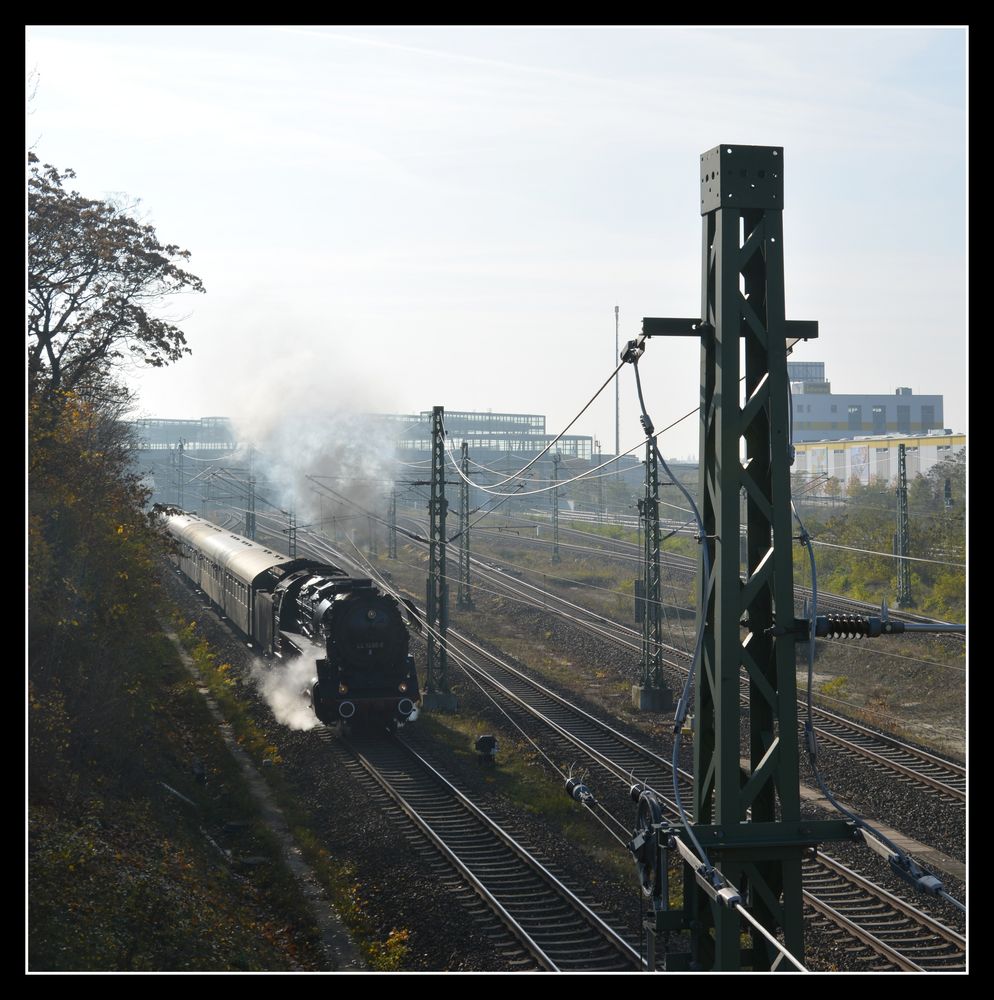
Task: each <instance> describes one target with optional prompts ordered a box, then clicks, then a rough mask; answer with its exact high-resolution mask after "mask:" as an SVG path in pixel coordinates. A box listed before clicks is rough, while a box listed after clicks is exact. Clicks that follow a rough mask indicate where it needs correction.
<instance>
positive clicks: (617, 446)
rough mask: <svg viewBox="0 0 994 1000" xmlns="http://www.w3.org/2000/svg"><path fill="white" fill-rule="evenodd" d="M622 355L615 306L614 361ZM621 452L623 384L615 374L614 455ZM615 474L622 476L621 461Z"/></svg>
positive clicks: (615, 469)
mask: <svg viewBox="0 0 994 1000" xmlns="http://www.w3.org/2000/svg"><path fill="white" fill-rule="evenodd" d="M620 356H621V347H620V345H619V343H618V307H617V306H615V307H614V363H615V364H617V363H618V359H619V358H620ZM620 454H621V385H620V383H619V382H618V376H617V375H615V376H614V457H615V459H617V457H618V456H619V455H620ZM614 476H615V478H616V479H618V478H620V477H621V463H620V462H617V461H616V462H615V466H614Z"/></svg>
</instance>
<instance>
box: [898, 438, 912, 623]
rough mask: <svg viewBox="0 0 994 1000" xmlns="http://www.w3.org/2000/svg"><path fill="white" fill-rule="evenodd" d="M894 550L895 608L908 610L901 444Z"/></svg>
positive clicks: (905, 483) (904, 467) (905, 489)
mask: <svg viewBox="0 0 994 1000" xmlns="http://www.w3.org/2000/svg"><path fill="white" fill-rule="evenodd" d="M894 540H895V543H896V544H895V546H894V550H895V552H896V553H897V555H898V556H899V557H900V558H899V559H898V560H897V606H898V607H899V608H910V607H911V605H912V603H913V602H912V598H911V564H910V563H909V562H908V556H909V555H910V554H911V552H910V548H911V524H910V521H909V517H908V464H907V455H906V453H905V448H904V445H903V444H899V445H898V446H897V534H896V536H895V539H894Z"/></svg>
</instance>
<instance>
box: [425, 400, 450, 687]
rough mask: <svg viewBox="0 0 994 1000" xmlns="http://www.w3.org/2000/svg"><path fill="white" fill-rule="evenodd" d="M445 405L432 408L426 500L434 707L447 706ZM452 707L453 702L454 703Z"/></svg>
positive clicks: (428, 684)
mask: <svg viewBox="0 0 994 1000" xmlns="http://www.w3.org/2000/svg"><path fill="white" fill-rule="evenodd" d="M444 414H445V409H444V407H441V406H436V407H434V408H433V410H432V445H431V499H430V500H429V502H428V512H429V517H430V528H429V545H428V581H427V591H428V594H427V596H428V601H427V604H428V612H427V619H428V626H429V629H430V631H429V634H428V636H427V645H428V673H427V678H426V680H425V694H426V695H433V696H436V697H435V698H433V699H429V702H432V703H435V704H436V706H437V707H449V704H448V702H449V700H450V699H451V695H450V694H449V677H448V643H447V632H448V627H449V587H448V583H447V581H446V578H445V541H446V539H445V513H446V510H447V509H448V502H447V501H446V499H445V434H444V429H443V426H442V420H443V417H444ZM453 707H454V706H453Z"/></svg>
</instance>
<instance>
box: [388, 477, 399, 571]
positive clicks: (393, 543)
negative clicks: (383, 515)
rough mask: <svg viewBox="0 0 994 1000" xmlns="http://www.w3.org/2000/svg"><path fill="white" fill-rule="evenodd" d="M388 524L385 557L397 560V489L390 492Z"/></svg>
mask: <svg viewBox="0 0 994 1000" xmlns="http://www.w3.org/2000/svg"><path fill="white" fill-rule="evenodd" d="M387 519H388V520H389V522H390V530H389V531H388V532H387V555H388V556H389V557H390V558H391V559H396V558H397V488H396V487H394V488H393V489H392V490H391V491H390V510H389V512H388V514H387Z"/></svg>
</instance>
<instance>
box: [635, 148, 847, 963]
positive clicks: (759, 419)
mask: <svg viewBox="0 0 994 1000" xmlns="http://www.w3.org/2000/svg"><path fill="white" fill-rule="evenodd" d="M700 171H701V173H700V211H701V216H702V253H701V263H702V275H701V315H700V317H695V318H692V319H683V318H667V319H651V318H647V319H644V320H643V322H642V335H643V336H642V338H640V340H638V341H633V343H632V346H633V348H634V349H635V350H636V351H637V352H638V353H641V345H642V342H643V341H644V339H645V338H646V337H652V336H689V337H695V338H697V339H699V341H700V344H701V369H700V370H701V406H700V417H699V419H700V456H701V461H700V486H699V490H698V496H699V502H700V504H701V508H702V509H701V517H702V521H703V529H704V530H703V537H702V538H701V543H702V572H701V573H700V587H701V591H700V593H701V608H700V611H699V614H700V615H701V616H702V619H703V620H702V621H701V622H700V624H701V626H702V627H703V644H702V654H701V656H700V658H699V662H698V663H697V665H696V672H695V677H694V689H695V700H694V739H693V743H694V794H693V803H692V808H691V809H690V810H688V812H691V813H692V814H693V823H692V827H693V832H694V834H695V836H696V837H697V840H698V842H699V845H700V849H701V850H702V851H703V852H704V853H706V854H707V855H708V859H707V860H709V861H710V863H711V865H712V866H714V867H713V868H708V866H707V865H704V868H703V869H702V868H701V867H700V866H698V862H697V861H696V860H693V861H692V860H691V858H688V857H687V854H684V855H683V856H684V860H685V862H686V864H685V866H684V896H683V904H682V906H683V909H682V910H681V911H679V912H677V911H668V910H667V905H668V904H666V903H665V902H664V901H662V900H658V901H657V897H655V896H654V897H653V898H654V903H653V912H652V915H651V916H650V917H649V918H648V920H647V923H646V926H647V928H648V929H649V931H650V933H651V934H652V935H655V934H656V933H658V932H660V931H662V932H664V933H665V932H668V931H671V930H676V929H683V928H687V929H690V937H691V952H690V953H689V954H685V955H682V956H677V955H674V956H673V962H672V964H670V965H668V966H667V967H668V968H677V967H683V968H690V967H693V968H698V969H703V970H714V971H725V972H727V971H738V970H740V969H741V968H743V967H748V968H751V969H754V970H757V971H762V970H770V969H773V968H779V969H787V968H791V966H790V964H789V963H788V962H786V961H780V960H779V959H780V956H779V954H778V952H777V950H776V949H775V948H773V947H772V946H771V945H770V944H769V943H768V942H767V940H766V938H765V937H764V936H763V935H762V934H761V933H760V932H758V931H757V930H755V929H751V928H749V927H747V926H746V924H744V923H743V922H742V921H741V920H740V917H739V914H738V912H737V911H736V910H735V909H734V907H733V906H731V905H728V904H729V903H730V902H731V901H732V900H733V899H735V898H736V897H740V898H741V903H742V905H743V906H745V907H746V908H747V909H748V910H749V911H750V912H751V913H752V915H753V916H754V917H755V918H756V919H757V920H758V921H759V923H761V924H762V925H763V927H764V928H765V929H766V930H767V931H768V932H769V933H770V934H772V935H774V936H776V935H777V934H778V932H780V933H782V935H783V941H784V944H785V946H786V948H787V949H788V950H789V951H790V953H791V954H792V955H794V956H795V957H796V958H797V959H799V960H802V961H803V955H804V934H803V914H802V886H801V859H802V857H803V855H804V853H805V852H806V850H807V849H808V848H809V847H811V846H813V845H815V844H817V843H818V842H820V841H823V840H832V839H843V838H845V839H848V838H849V837H850V836H851V832H852V831H851V827H850V825H849V824H847V823H845V822H842V821H832V820H828V821H811V822H810V823H809V822H808V821H807V820H805V821H804V822H803V823H802V821H801V813H800V790H799V768H798V737H797V702H796V677H795V662H794V659H795V656H794V653H795V650H794V645H795V642H796V641H798V636H799V635H801V634H803V633H802V631H801V630H800V629H799V628H798V626H797V623H796V622H795V618H794V583H793V563H792V558H793V557H792V550H791V546H792V541H793V539H792V534H793V533H792V529H791V516H790V466H789V456H788V441H787V428H788V427H789V424H790V414H789V412H788V410H787V407H788V394H787V389H788V382H787V356H786V355H787V341H794V340H796V339H804V340H807V339H810V338H813V337H817V335H818V324H817V323H814V322H801V321H788V320H787V319H786V318H785V315H784V271H783V218H782V216H783V192H784V186H783V149H782V148H780V147H773V146H733V145H721V146H718V147H715V148H714V149H711V150H709V151H708V152H706V153H704V154H703V155H702V156H701V157H700ZM743 348H744V359H745V363H744V370H743V366H742V364H741V362H740V352H742V350H743ZM740 377H744V380H745V386H744V394H745V402H744V403H743V404H741V405H740V403H739V400H740V399H742V398H743V397H742V392H743V389H742V387H741V386H740V384H739V379H740ZM743 439H744V440H745V452H746V457H745V459H744V460H743V459H742V458H741V457H740V444H741V442H742V441H743ZM743 489H745V492H746V495H747V498H748V499H747V509H746V514H745V532H746V554H747V562H746V572H745V577H744V578H743V577H742V575H741V572H740V541H739V535H740V528H741V524H740V518H741V510H740V502H739V495H740V492H741V491H742V490H743ZM705 553H706V562H707V569H708V570H709V572H707V573H705V572H703V569H704V565H703V563H704V561H705ZM802 624H803V623H802ZM743 672H744V673H745V675H746V676H747V677H748V678H749V704H748V706H747V707H746V708H745V709H743V708H742V706H741V704H740V697H741V688H740V685H739V678H740V674H741V673H743ZM742 737H745V739H746V740H747V742H748V747H749V750H748V763H747V764H746V765H745V766H742V764H741V753H742V750H741V748H742ZM643 798H646V797H645V796H643ZM645 804H646V805H647V806H648V807H649V809H650V811H651V809H652V808H653V807H652V806H651V802H649V800H648V799H646V803H645ZM642 808H643V803H640V812H641V811H642ZM688 823H689V820H688ZM670 831H671V832H668V833H667V834H666V838H665V841H664V838H663V837H662V836H660V840H659V843H660V844H661V848H660V853H661V855H664V856H665V855H666V854H667V853H668V845H669V843H670V842H671V838H673V842H677V846H678V847H681V848H683V847H687V845H686V844H685V843H684V840H685V839H688V840H689V838H687V835H686V833H685V827H684V825H683V824H674V825H672V827H670ZM687 852H688V853H689V854H690V855H691V857H692V858H696V853H697V852H696V851H695V850H692V849H690V848H689V847H688V848H687ZM662 863H663V864H664V865H665V857H664V858H663V862H662ZM702 864H703V861H702ZM702 870H703V871H704V872H707V875H706V876H705V875H704V874H702ZM719 871H720V873H721V875H722V876H724V880H722V879H721V878H720V877H719V876H718V875H717V874H716V872H719ZM746 931H747V932H748V933H749V935H750V941H751V946H750V947H746V948H743V946H742V943H741V938H742V934H743V932H746ZM653 940H654V938H653ZM678 962H684V963H686V964H684V965H682V966H679V965H678V964H677V963H678Z"/></svg>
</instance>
